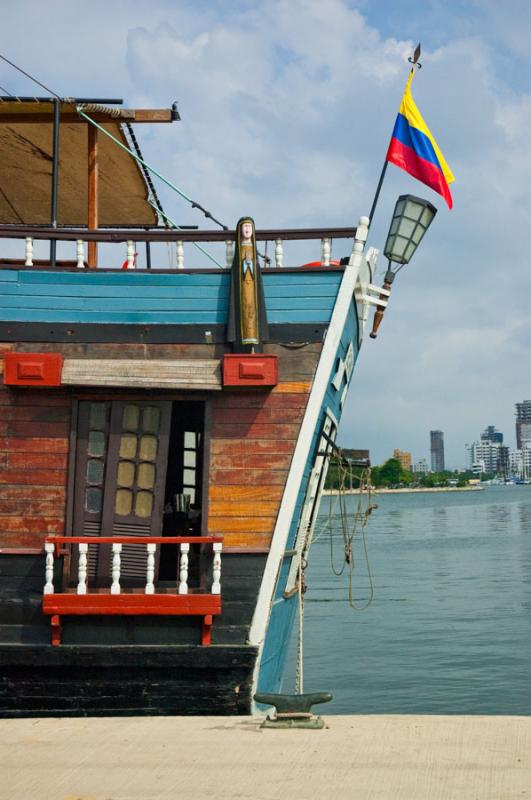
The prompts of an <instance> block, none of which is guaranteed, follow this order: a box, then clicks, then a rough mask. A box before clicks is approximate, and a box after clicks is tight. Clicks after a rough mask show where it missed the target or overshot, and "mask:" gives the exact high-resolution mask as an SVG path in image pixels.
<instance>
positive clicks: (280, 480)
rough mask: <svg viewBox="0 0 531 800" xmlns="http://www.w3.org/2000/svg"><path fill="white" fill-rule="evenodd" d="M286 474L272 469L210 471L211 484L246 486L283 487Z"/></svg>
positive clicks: (284, 471)
mask: <svg viewBox="0 0 531 800" xmlns="http://www.w3.org/2000/svg"><path fill="white" fill-rule="evenodd" d="M287 476H288V473H287V471H286V470H273V469H214V470H211V471H210V482H211V484H219V485H220V486H221V485H234V486H238V485H241V484H243V485H248V484H253V483H256V484H263V485H266V484H268V485H274V486H284V484H285V483H286V478H287Z"/></svg>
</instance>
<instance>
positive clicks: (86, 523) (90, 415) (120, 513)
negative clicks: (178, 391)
mask: <svg viewBox="0 0 531 800" xmlns="http://www.w3.org/2000/svg"><path fill="white" fill-rule="evenodd" d="M77 423H78V424H77V447H76V463H75V474H74V480H73V483H72V490H73V499H74V508H73V531H72V533H73V535H74V536H75V535H83V536H87V535H88V536H94V537H97V536H112V535H120V536H128V535H131V536H146V537H149V536H161V535H163V536H199V535H200V534H201V509H202V478H203V447H204V403H202V402H185V401H175V402H170V401H167V400H158V399H156V398H155V397H149V398H146V399H145V400H144V399H142V400H135V399H131V400H129V399H127V398H120V399H117V400H112V401H105V402H101V401H99V400H97V399H95V400H94V401H88V400H83V401H80V402H79V406H78V420H77ZM194 548H195V550H197V551H199V547H198V546H194ZM192 552H193V551H191V553H190V555H191V556H192ZM198 561H199V559H198V558H190V579H191V583H192V585H193V582H194V578H195V579H196V580H197V581H198V580H199V575H198V574H197V575H195V574H194V573H195V572H197V573H198V567H197V569H196V568H195V567H193V565H194V564H195V562H198ZM88 562H89V563H88V577H89V583H90V584H91V585H92V586H99V587H107V588H108V586H109V585H110V580H111V577H110V574H111V570H110V563H111V545H100V546H98V547H93V546H92V545H91V546H90V547H89V559H88ZM177 562H178V552H177V545H165V546H163V547H161V548H159V549H158V559H157V566H158V570H157V574H158V578H159V579H160V580H164V581H166V580H169V581H175V579H176V578H177V575H178V563H177ZM72 566H73V569H72V570H71V578H72V580H73V578H74V575H76V574H77V548H74V562H73V565H72ZM145 577H146V555H145V551H144V548H140V547H138V546H137V545H130V546H128V545H124V546H123V549H122V556H121V577H120V582H121V585H122V586H124V587H125V586H132V587H141V586H142V585H143V582H145Z"/></svg>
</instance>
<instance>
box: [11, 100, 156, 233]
mask: <svg viewBox="0 0 531 800" xmlns="http://www.w3.org/2000/svg"><path fill="white" fill-rule="evenodd" d="M168 113H169V112H168ZM116 114H118V115H119V116H118V118H117V119H113V117H114V116H115V115H116ZM92 116H94V117H95V118H97V119H98V121H99V124H101V125H103V127H104V128H105V129H106V130H108V131H109V132H110V133H112V135H113V136H115V137H116V138H117V139H119V141H121V142H123V143H124V144H126V145H127V141H126V139H125V135H124V133H123V131H122V127H121V124H120V119H122V120H127V121H135V112H130V111H127V110H126V109H108V112H107V111H106V110H105V109H101V107H100V108H99V109H98V113H97V116H96V114H94V115H92ZM52 118H53V106H52V104H51V103H28V102H24V103H18V102H15V101H13V102H2V103H0V224H17V223H18V224H23V225H42V224H44V225H46V224H49V222H50V200H51V175H52V137H53V122H52ZM107 119H108V120H109V121H104V120H107ZM138 121H140V120H138ZM142 121H143V120H142ZM153 121H158V120H153ZM160 121H170V120H169V119H168V120H160ZM88 126H89V123H87V122H86V121H85V120H83V119H82V118H81V117H80V116H79V115H78V114H77V112H76V106H75V105H73V104H69V103H62V104H61V125H60V140H59V195H58V224H59V225H73V226H84V225H87V205H88V188H87V184H88V180H87V173H88V160H87V148H88V132H87V128H88ZM98 163H99V202H98V206H99V224H100V225H122V226H124V225H125V226H128V225H154V224H156V222H157V218H156V214H155V212H154V210H153V208H152V207H151V206H150V205H149V203H148V202H147V196H148V188H147V185H146V182H145V179H144V176H143V175H142V172H141V170H140V168H139V166H138V164H137V162H136V161H135V160H134V159H133V158H132V157H131V156H130V155H129V154H128V153H126V152H125V151H124V150H122V149H121V148H120V147H118V145H117V144H115V143H114V142H113V141H111V140H110V139H109V138H108V137H106V136H105V135H104V134H100V135H99V143H98Z"/></svg>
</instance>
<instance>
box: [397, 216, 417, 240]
mask: <svg viewBox="0 0 531 800" xmlns="http://www.w3.org/2000/svg"><path fill="white" fill-rule="evenodd" d="M416 227H417V223H416V222H415V221H413V220H411V219H406V218H404V219H402V221H401V222H400V230H399V233H400V236H405V237H406V238H407V239H409V238H410V237H411V234H412V233H413V231H414V230H415V228H416Z"/></svg>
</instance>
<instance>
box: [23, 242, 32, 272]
mask: <svg viewBox="0 0 531 800" xmlns="http://www.w3.org/2000/svg"><path fill="white" fill-rule="evenodd" d="M24 263H25V265H26V267H32V266H33V239H32V238H31V236H26V261H25V262H24Z"/></svg>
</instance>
